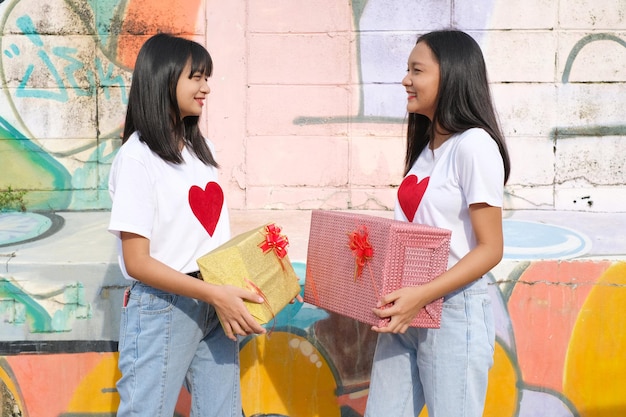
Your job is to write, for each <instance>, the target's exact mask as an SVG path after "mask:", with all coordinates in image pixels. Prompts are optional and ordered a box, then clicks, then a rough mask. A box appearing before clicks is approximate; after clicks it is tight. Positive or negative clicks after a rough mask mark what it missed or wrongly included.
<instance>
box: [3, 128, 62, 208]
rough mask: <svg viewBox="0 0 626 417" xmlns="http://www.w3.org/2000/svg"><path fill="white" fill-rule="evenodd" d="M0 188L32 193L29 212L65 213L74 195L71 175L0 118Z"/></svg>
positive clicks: (28, 203) (29, 195) (28, 202)
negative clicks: (57, 211) (9, 187)
mask: <svg viewBox="0 0 626 417" xmlns="http://www.w3.org/2000/svg"><path fill="white" fill-rule="evenodd" d="M0 167H1V168H0V189H5V188H7V187H8V186H11V187H13V188H15V189H23V190H32V191H46V192H43V193H37V192H32V191H29V194H28V195H27V196H26V199H27V208H28V209H29V210H49V209H56V210H62V209H66V208H67V207H68V206H69V203H70V200H71V193H68V192H58V193H57V192H49V191H51V190H55V191H66V190H69V189H71V176H70V174H69V173H68V172H67V170H66V169H65V167H63V165H61V164H60V163H59V162H58V161H57V160H55V159H54V158H52V156H50V155H49V154H48V153H47V152H46V151H44V150H43V149H42V148H41V147H39V146H38V145H36V144H35V143H34V142H33V141H31V140H30V139H28V138H27V137H25V136H24V135H23V134H21V133H20V132H19V131H18V130H17V129H15V128H14V127H13V126H12V125H11V124H10V123H9V122H7V121H6V120H5V119H3V118H2V117H0Z"/></svg>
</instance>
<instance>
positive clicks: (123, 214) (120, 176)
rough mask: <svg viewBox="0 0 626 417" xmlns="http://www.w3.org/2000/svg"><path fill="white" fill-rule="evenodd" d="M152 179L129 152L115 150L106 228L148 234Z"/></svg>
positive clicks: (151, 220)
mask: <svg viewBox="0 0 626 417" xmlns="http://www.w3.org/2000/svg"><path fill="white" fill-rule="evenodd" d="M153 186H154V184H153V182H152V181H151V179H150V176H149V174H148V169H147V167H146V166H145V163H143V161H141V160H140V159H139V158H136V157H135V156H133V155H128V154H125V153H123V152H121V150H120V152H119V153H118V155H117V156H116V158H115V160H114V162H113V166H112V167H111V174H110V177H109V192H110V195H111V200H112V205H111V218H110V222H109V228H108V229H109V231H110V232H111V233H113V234H115V235H117V236H119V233H120V232H130V233H136V234H138V235H141V236H144V237H146V238H148V239H150V237H151V232H152V224H153V219H154V210H155V203H154V197H153V195H154V193H153V192H152V189H153Z"/></svg>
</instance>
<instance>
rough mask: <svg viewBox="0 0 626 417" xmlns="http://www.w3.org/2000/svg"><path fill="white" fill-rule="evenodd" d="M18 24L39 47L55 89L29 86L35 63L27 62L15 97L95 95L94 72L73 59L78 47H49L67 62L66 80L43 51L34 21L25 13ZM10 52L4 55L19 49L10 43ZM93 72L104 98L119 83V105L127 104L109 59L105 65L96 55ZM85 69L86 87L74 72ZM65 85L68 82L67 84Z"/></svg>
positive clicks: (56, 98)
mask: <svg viewBox="0 0 626 417" xmlns="http://www.w3.org/2000/svg"><path fill="white" fill-rule="evenodd" d="M17 26H18V27H19V28H20V30H21V31H22V32H23V33H24V34H25V35H26V36H27V37H28V39H29V40H30V41H31V42H32V43H33V45H35V46H36V47H38V48H41V49H40V50H39V51H38V52H37V56H38V57H39V59H40V60H41V62H42V63H43V67H45V68H46V70H47V71H48V72H49V73H50V76H51V77H52V78H53V79H54V82H55V84H56V87H57V89H56V90H52V89H47V88H46V89H40V88H35V87H34V86H32V85H29V82H30V80H31V77H32V74H33V72H34V71H35V68H36V67H35V65H34V64H29V65H28V66H27V68H26V71H25V73H24V75H23V76H22V81H21V82H20V84H19V86H18V88H17V89H16V91H15V96H16V97H20V98H27V97H28V98H38V99H45V100H54V101H58V102H61V103H66V102H68V101H69V99H70V97H69V94H68V91H70V92H74V93H75V94H76V95H77V96H87V97H92V96H94V95H95V94H96V87H97V81H96V77H95V74H94V71H92V70H89V69H86V68H85V64H84V63H83V62H81V61H80V60H78V59H77V58H75V56H76V55H77V54H78V49H76V48H70V47H54V48H52V55H53V56H55V57H57V58H61V59H62V60H63V61H64V62H65V63H67V65H65V66H64V67H63V68H62V69H61V72H62V73H63V75H64V76H65V79H64V78H63V77H61V73H60V71H59V69H58V68H57V67H55V65H54V63H53V62H52V59H51V58H50V55H49V54H48V52H46V51H45V50H43V47H44V42H43V40H42V38H41V37H40V36H39V34H37V33H36V28H35V25H34V23H33V20H32V19H31V18H30V16H27V15H24V16H21V17H19V18H18V19H17ZM11 50H12V52H13V53H11V52H9V51H8V50H5V55H6V56H8V57H9V58H13V57H14V56H18V55H19V48H18V47H17V46H16V45H11ZM94 64H95V66H96V71H97V73H98V76H99V81H100V86H101V87H102V88H103V91H104V97H105V98H106V99H107V100H109V99H111V94H110V87H112V86H118V87H119V88H120V91H121V100H122V104H127V103H128V95H127V93H126V83H125V81H124V79H123V78H122V76H121V75H116V76H114V75H113V71H114V70H115V68H116V67H115V65H114V64H113V63H111V62H109V63H108V65H106V68H105V64H104V63H103V62H102V60H101V59H99V58H95V63H94ZM81 71H84V72H85V73H86V78H87V81H88V84H89V85H88V87H87V88H83V87H81V86H80V85H79V84H78V82H77V81H76V77H75V74H76V73H78V72H81ZM66 84H67V85H66Z"/></svg>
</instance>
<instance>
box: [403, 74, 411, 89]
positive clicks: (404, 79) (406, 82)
mask: <svg viewBox="0 0 626 417" xmlns="http://www.w3.org/2000/svg"><path fill="white" fill-rule="evenodd" d="M402 85H403V86H405V87H407V86H409V85H411V80H410V78H409V74H408V73H407V74H406V75H405V76H404V78H403V79H402Z"/></svg>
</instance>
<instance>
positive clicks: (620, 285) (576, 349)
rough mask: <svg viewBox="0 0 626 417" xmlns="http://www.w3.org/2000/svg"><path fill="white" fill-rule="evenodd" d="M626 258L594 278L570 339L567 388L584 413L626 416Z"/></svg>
mask: <svg viewBox="0 0 626 417" xmlns="http://www.w3.org/2000/svg"><path fill="white" fill-rule="evenodd" d="M625 305H626V263H624V262H620V263H616V264H614V265H612V266H611V267H610V268H609V269H607V270H606V271H605V273H604V274H603V275H602V276H601V277H600V278H599V279H598V281H597V282H596V283H595V285H594V287H593V289H592V290H591V291H590V293H589V296H588V297H587V300H586V301H585V303H584V305H583V307H582V309H581V310H580V313H579V315H578V318H577V320H576V324H575V327H574V330H573V332H572V337H571V339H570V343H569V347H568V351H567V355H566V359H565V369H564V376H563V392H564V394H565V395H566V396H567V398H568V399H569V400H570V401H571V402H572V403H573V404H574V405H575V406H576V409H577V410H578V412H579V413H580V416H581V417H609V416H611V417H614V416H621V415H626V333H625V332H624V329H626V314H624V306H625Z"/></svg>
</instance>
